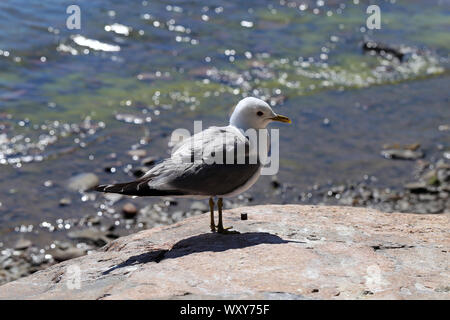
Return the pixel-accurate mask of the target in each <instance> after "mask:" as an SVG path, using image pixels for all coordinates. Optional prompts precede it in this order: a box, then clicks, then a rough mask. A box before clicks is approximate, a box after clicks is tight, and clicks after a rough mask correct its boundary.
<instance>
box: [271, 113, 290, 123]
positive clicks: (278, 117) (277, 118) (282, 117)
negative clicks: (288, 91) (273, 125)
mask: <svg viewBox="0 0 450 320" xmlns="http://www.w3.org/2000/svg"><path fill="white" fill-rule="evenodd" d="M270 119H272V120H273V121H280V122H285V123H292V121H291V119H289V118H288V117H285V116H282V115H280V114H277V116H276V117H273V118H270Z"/></svg>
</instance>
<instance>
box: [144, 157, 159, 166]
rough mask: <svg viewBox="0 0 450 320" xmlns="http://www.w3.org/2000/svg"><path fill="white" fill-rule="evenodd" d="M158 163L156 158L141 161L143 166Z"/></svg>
mask: <svg viewBox="0 0 450 320" xmlns="http://www.w3.org/2000/svg"><path fill="white" fill-rule="evenodd" d="M155 162H156V158H155V157H146V158H144V159H142V160H141V164H142V165H143V166H152V165H154V164H155Z"/></svg>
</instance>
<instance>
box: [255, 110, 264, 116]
mask: <svg viewBox="0 0 450 320" xmlns="http://www.w3.org/2000/svg"><path fill="white" fill-rule="evenodd" d="M256 114H257V115H258V117H261V116H262V115H263V114H264V113H263V112H262V111H258V112H257V113H256Z"/></svg>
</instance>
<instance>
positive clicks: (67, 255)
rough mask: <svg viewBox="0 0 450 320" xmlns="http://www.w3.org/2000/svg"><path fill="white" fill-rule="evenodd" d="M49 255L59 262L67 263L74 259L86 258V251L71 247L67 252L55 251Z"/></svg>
mask: <svg viewBox="0 0 450 320" xmlns="http://www.w3.org/2000/svg"><path fill="white" fill-rule="evenodd" d="M49 254H50V255H51V256H52V257H53V259H55V260H56V261H58V262H61V261H66V260H70V259H74V258H78V257H81V256H84V255H85V254H86V251H85V250H83V249H80V248H76V247H71V248H68V249H66V250H62V249H59V248H58V249H54V250H51V251H49Z"/></svg>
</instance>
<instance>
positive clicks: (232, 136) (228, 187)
mask: <svg viewBox="0 0 450 320" xmlns="http://www.w3.org/2000/svg"><path fill="white" fill-rule="evenodd" d="M272 121H279V122H285V123H291V120H290V119H289V118H288V117H286V116H282V115H279V114H276V113H275V112H274V111H273V110H272V108H271V107H270V106H269V105H268V104H267V103H266V102H264V101H263V100H260V99H257V98H254V97H247V98H244V99H242V100H241V101H239V103H238V104H237V105H236V107H235V108H234V110H233V112H232V114H231V117H230V122H229V125H228V126H224V127H209V128H208V129H205V130H203V131H201V132H199V133H196V134H194V135H193V136H191V137H187V138H185V139H183V140H182V141H181V142H179V143H178V144H176V145H175V146H174V147H173V149H172V154H171V156H170V158H167V159H165V160H163V161H162V162H160V163H158V164H156V165H155V166H154V167H153V168H151V169H150V170H149V171H147V173H146V174H145V175H144V176H142V177H141V178H139V179H137V180H135V181H131V182H126V183H118V184H108V185H98V186H97V187H95V188H94V190H96V191H100V192H107V193H119V194H124V195H130V196H171V197H184V198H194V199H207V198H209V207H210V220H211V221H210V227H211V231H212V232H216V231H217V232H218V233H221V234H229V233H238V232H237V231H234V230H230V229H231V228H232V227H228V228H224V226H223V222H222V207H223V198H225V197H234V196H236V195H238V194H240V193H242V192H244V191H246V190H248V189H249V188H250V187H251V186H252V185H253V184H255V182H256V181H257V180H258V178H259V176H260V175H261V169H262V167H263V165H262V163H261V159H260V157H259V156H258V152H257V151H255V148H254V147H253V146H252V142H251V141H252V139H250V135H249V134H248V133H249V132H251V131H252V130H253V131H256V132H259V131H260V130H261V129H265V128H266V127H267V125H268V124H269V123H270V122H272ZM265 134H266V135H267V131H266V133H265ZM265 152H266V156H267V152H268V151H267V150H266V151H265ZM230 159H231V161H230ZM224 160H225V161H224ZM252 160H253V161H252ZM214 198H217V199H218V200H217V208H218V215H219V217H218V218H219V219H218V224H217V225H216V224H215V220H214V206H215V204H214V200H213V199H214Z"/></svg>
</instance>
